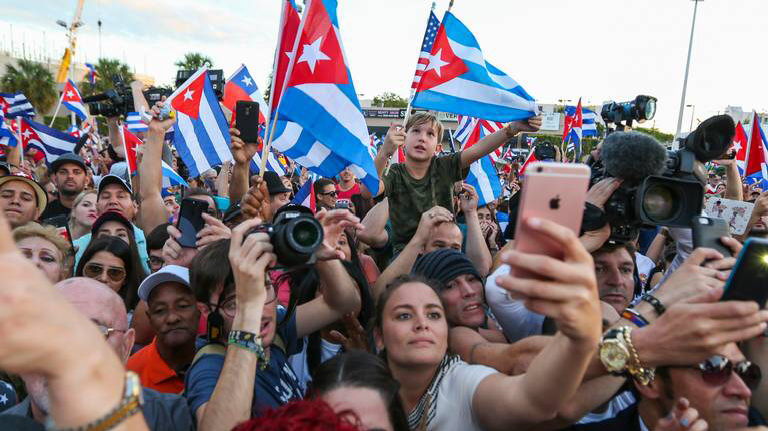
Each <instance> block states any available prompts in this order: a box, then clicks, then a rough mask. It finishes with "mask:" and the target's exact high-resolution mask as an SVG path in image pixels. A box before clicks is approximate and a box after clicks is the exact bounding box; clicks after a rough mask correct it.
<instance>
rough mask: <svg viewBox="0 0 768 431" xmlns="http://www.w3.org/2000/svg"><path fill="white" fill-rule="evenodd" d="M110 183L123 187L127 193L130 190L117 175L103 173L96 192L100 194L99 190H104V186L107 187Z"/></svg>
mask: <svg viewBox="0 0 768 431" xmlns="http://www.w3.org/2000/svg"><path fill="white" fill-rule="evenodd" d="M110 184H117V185H119V186H120V187H122V188H123V189H125V190H126V191H127V192H128V193H132V192H131V186H130V185H128V183H126V182H125V181H124V180H123V179H122V178H120V177H118V176H117V175H112V174H109V175H104V178H102V179H101V181H99V190H98V194H99V195H101V192H102V191H103V190H104V188H105V187H107V186H108V185H110Z"/></svg>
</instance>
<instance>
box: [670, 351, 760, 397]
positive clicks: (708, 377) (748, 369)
mask: <svg viewBox="0 0 768 431" xmlns="http://www.w3.org/2000/svg"><path fill="white" fill-rule="evenodd" d="M684 368H693V369H696V370H699V371H700V372H701V378H702V380H704V381H705V382H706V383H707V384H710V385H712V386H721V385H724V384H725V383H726V382H727V381H728V379H730V378H731V374H732V373H734V372H735V373H736V374H737V375H738V376H739V377H741V380H743V381H744V384H745V385H747V387H748V388H749V389H751V390H755V389H756V388H757V386H758V385H759V384H760V380H761V379H762V377H763V373H762V371H761V370H760V367H759V366H758V365H757V364H753V363H752V362H749V361H741V362H736V363H733V362H731V360H730V359H728V358H726V357H725V356H723V355H715V356H712V357H711V358H709V359H707V360H706V361H703V362H701V363H700V364H699V365H696V366H691V367H684Z"/></svg>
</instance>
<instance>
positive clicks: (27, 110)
mask: <svg viewBox="0 0 768 431" xmlns="http://www.w3.org/2000/svg"><path fill="white" fill-rule="evenodd" d="M0 107H1V108H2V109H3V113H4V114H5V116H6V117H7V118H16V117H34V116H35V108H34V107H32V104H31V103H29V100H27V96H25V95H24V94H23V93H0Z"/></svg>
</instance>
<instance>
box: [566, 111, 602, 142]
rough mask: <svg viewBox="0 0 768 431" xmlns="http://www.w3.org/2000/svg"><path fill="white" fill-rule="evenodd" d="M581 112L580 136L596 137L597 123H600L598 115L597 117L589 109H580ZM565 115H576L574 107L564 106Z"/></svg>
mask: <svg viewBox="0 0 768 431" xmlns="http://www.w3.org/2000/svg"><path fill="white" fill-rule="evenodd" d="M581 112H582V114H581V118H582V120H583V123H582V125H581V136H582V137H584V136H597V122H598V121H602V119H601V118H600V116H599V115H597V113H596V112H595V111H592V110H590V109H587V108H584V107H582V108H581ZM565 115H566V116H567V117H573V116H574V115H576V107H575V106H566V107H565Z"/></svg>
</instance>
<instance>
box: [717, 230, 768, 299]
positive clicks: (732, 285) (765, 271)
mask: <svg viewBox="0 0 768 431" xmlns="http://www.w3.org/2000/svg"><path fill="white" fill-rule="evenodd" d="M767 299H768V240H764V239H758V238H749V239H747V241H746V242H745V243H744V247H743V248H742V249H741V252H740V253H739V257H738V258H737V259H736V265H735V266H734V267H733V270H731V275H730V276H729V277H728V280H727V281H726V282H725V293H723V296H722V298H720V300H721V301H755V302H757V305H759V306H760V308H764V307H765V301H766V300H767Z"/></svg>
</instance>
